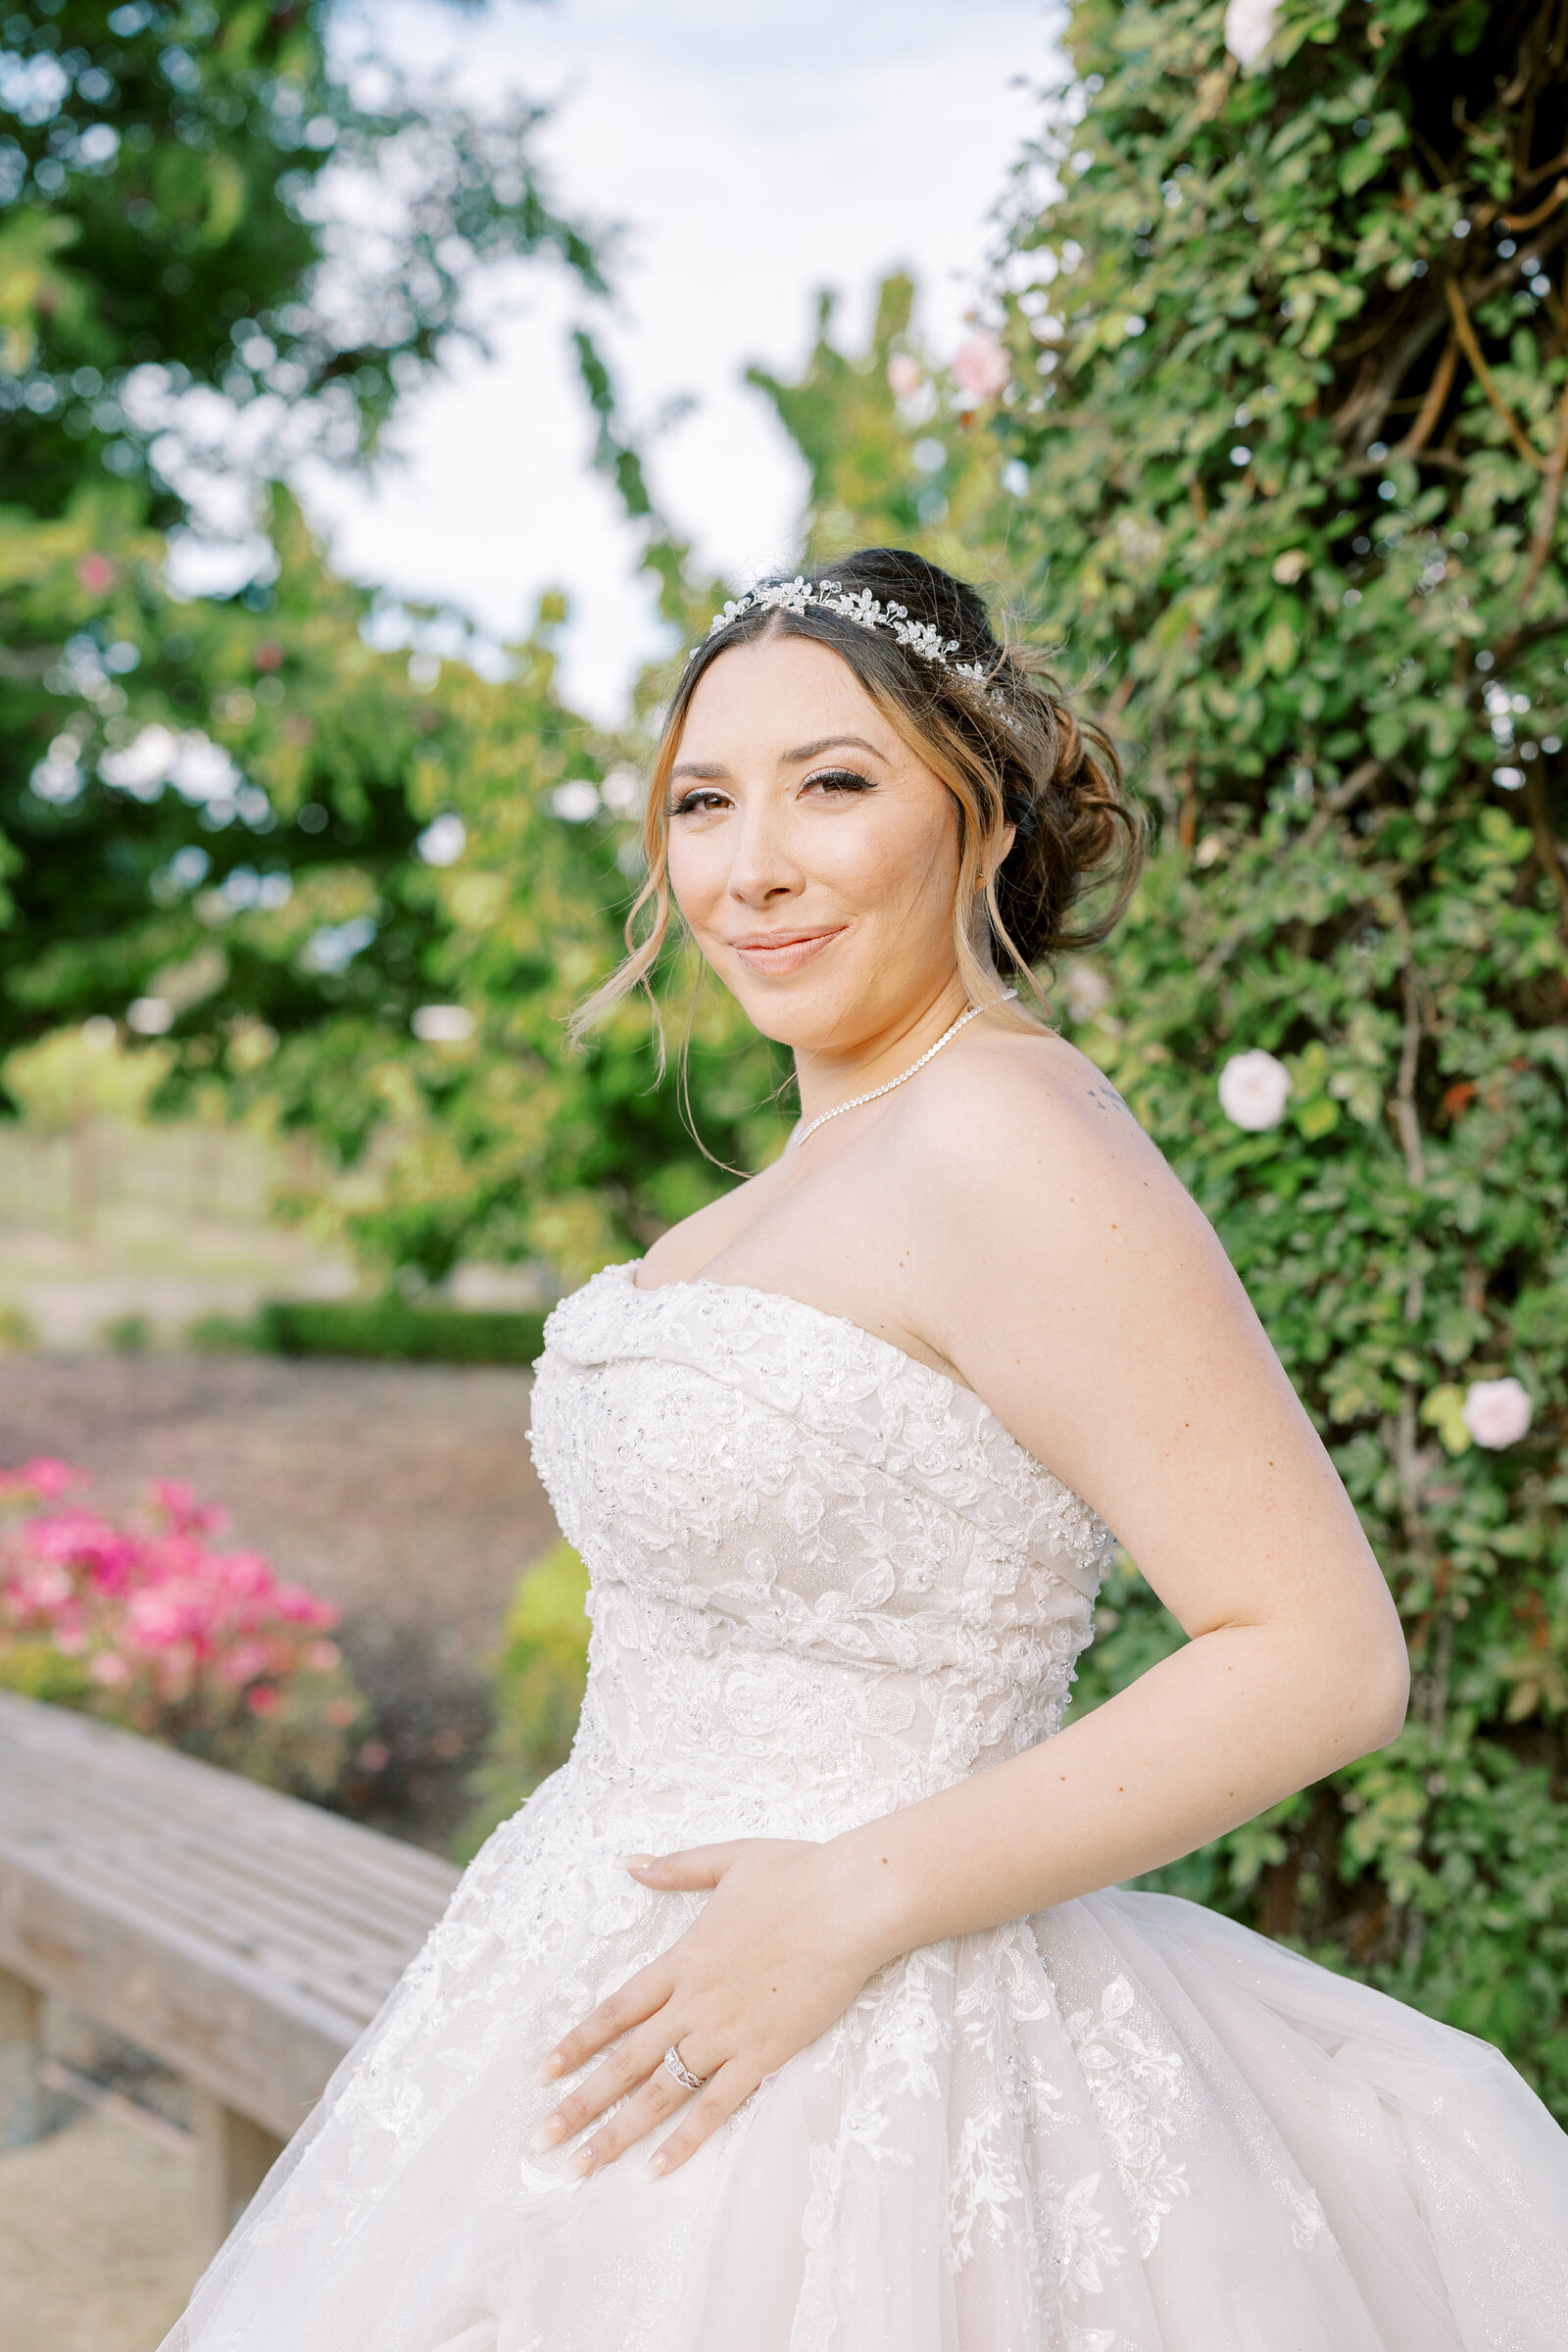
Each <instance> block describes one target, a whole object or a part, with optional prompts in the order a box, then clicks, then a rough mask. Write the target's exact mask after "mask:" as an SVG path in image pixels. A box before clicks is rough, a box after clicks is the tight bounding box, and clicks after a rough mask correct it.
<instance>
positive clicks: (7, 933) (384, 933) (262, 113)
mask: <svg viewBox="0 0 1568 2352" xmlns="http://www.w3.org/2000/svg"><path fill="white" fill-rule="evenodd" d="M323 17H324V11H323V10H322V8H320V7H319V6H317V7H304V8H295V7H291V8H287V9H282V8H269V7H265V6H262V5H245V6H242V7H239V8H233V9H228V10H225V11H223V12H221V13H220V12H219V10H217V9H216V8H213V7H209V6H206V5H204V4H196V0H193V4H191V5H186V6H176V5H164V4H162V0H134V4H133V5H131V6H128V7H124V8H119V9H113V10H106V9H105V8H104V7H102V6H101V5H89V4H87V0H63V5H58V6H51V5H48V0H38V5H36V6H32V7H29V8H25V9H21V10H18V11H16V12H14V13H12V14H11V15H10V16H8V17H7V18H6V20H5V23H4V25H3V27H0V61H3V63H4V66H5V69H6V70H5V73H4V75H3V76H0V523H3V526H4V527H3V530H0V540H3V553H0V648H3V650H0V1052H3V1051H4V1050H5V1049H6V1048H7V1047H8V1046H10V1045H13V1044H15V1043H17V1042H18V1041H20V1040H25V1039H29V1038H32V1037H34V1036H37V1035H38V1034H39V1033H41V1032H43V1031H46V1030H48V1029H50V1028H52V1027H55V1026H57V1025H59V1024H61V1023H64V1022H74V1021H79V1020H80V1019H81V1018H83V1017H84V1016H87V1015H92V1014H103V1013H110V1014H116V1015H119V1014H123V1012H124V1011H125V1010H126V1008H127V1007H129V1006H130V1005H133V1004H134V1003H135V1002H136V1001H137V1000H138V999H145V998H149V997H151V998H157V999H159V1000H160V1002H167V1003H169V1004H171V1005H172V1007H173V1010H174V1012H175V1014H176V1015H177V1016H178V1021H179V1028H178V1031H177V1037H178V1039H179V1040H180V1041H183V1042H184V1044H185V1046H186V1052H185V1054H184V1055H183V1058H182V1066H183V1067H185V1068H186V1069H187V1070H188V1069H189V1067H190V1066H191V1065H192V1063H194V1064H196V1065H197V1066H201V1067H208V1068H216V1069H217V1070H218V1071H219V1072H220V1074H222V1073H224V1072H225V1071H226V1070H227V1069H228V1068H229V1067H231V1066H232V1065H233V1064H234V1061H235V1058H236V1056H237V1059H238V1063H239V1066H240V1067H241V1068H243V1067H244V1066H245V1064H246V1060H247V1057H249V1060H250V1061H251V1062H252V1063H254V1061H255V1060H256V1059H257V1058H259V1056H260V1054H261V1053H262V1051H263V1050H265V1048H266V1045H267V1041H268V1038H269V1036H270V1035H272V1034H276V1035H280V1036H286V1035H287V1034H289V1032H290V1031H293V1030H299V1029H304V1028H310V1029H313V1030H318V1029H331V1028H333V1027H335V1026H337V1025H338V1024H339V1023H340V1022H341V1021H342V1019H343V1018H344V1017H345V1013H346V1011H348V1010H349V1009H350V1008H356V1007H358V1006H360V1005H364V1004H365V1003H366V1002H367V1001H368V1003H369V1005H370V1006H371V1009H370V1012H369V1016H368V1017H370V1018H371V1019H372V1020H381V1019H387V1018H391V1019H393V1020H397V1019H403V1020H405V1021H406V1018H407V1011H408V1006H409V1001H410V998H411V996H412V995H413V993H414V991H415V987H416V984H417V977H418V974H417V965H418V962H419V958H420V956H421V954H422V952H423V950H424V949H425V948H426V946H427V945H428V942H429V938H430V934H431V930H432V923H431V919H430V917H429V915H428V914H427V912H426V911H425V910H424V909H423V907H422V906H421V904H420V902H419V900H418V897H417V892H416V893H412V894H411V893H409V892H406V891H404V890H402V889H401V888H399V887H396V886H394V887H393V889H392V891H391V894H390V897H387V896H386V894H385V892H384V887H383V886H384V885H385V884H386V883H387V881H388V880H389V878H391V877H393V876H394V875H396V876H400V877H401V876H402V875H403V874H404V873H405V871H406V869H407V867H408V865H409V853H410V848H411V845H412V843H413V840H414V838H415V834H416V832H417V829H418V825H417V818H416V816H415V815H414V814H413V813H412V810H411V781H412V779H413V777H414V775H415V772H416V771H417V768H418V766H419V763H420V761H421V760H426V761H428V760H429V759H430V757H431V755H432V754H434V755H435V758H436V760H437V761H438V760H439V747H438V746H436V745H435V744H434V743H433V742H432V740H431V739H432V737H434V736H435V735H437V734H438V733H439V732H440V730H441V726H442V715H441V712H440V710H439V708H438V705H437V704H436V703H433V702H432V700H431V699H430V698H428V697H425V696H421V694H419V693H418V692H417V691H416V689H415V688H414V686H413V685H412V684H411V683H410V681H409V679H408V677H407V675H406V674H405V672H406V661H405V660H404V659H400V658H398V657H393V656H390V655H380V656H376V655H372V654H371V653H370V651H369V649H368V647H367V646H366V645H365V644H364V642H363V640H362V638H361V635H360V631H361V625H362V623H363V622H364V621H365V619H366V618H367V616H368V609H369V601H370V600H369V599H368V597H367V596H365V595H364V594H362V593H360V592H359V591H355V590H351V589H348V588H346V587H345V586H344V585H343V584H342V583H341V582H337V581H334V580H333V579H332V578H331V577H330V576H329V575H328V574H327V573H326V572H325V571H324V569H323V567H322V565H321V564H320V562H319V557H318V555H317V552H316V550H315V549H314V548H313V547H312V546H311V544H310V541H309V539H308V537H307V535H306V533H305V532H304V530H303V528H302V526H301V524H300V520H299V517H298V515H297V513H296V512H295V510H294V508H293V505H292V502H291V501H289V500H288V499H287V498H285V497H283V496H282V495H281V494H278V495H277V496H276V497H275V498H274V502H273V507H272V511H271V513H270V515H265V514H264V515H262V516H260V517H259V520H260V521H261V522H262V523H263V524H264V525H265V526H267V528H268V532H269V536H270V539H271V541H272V547H273V554H274V560H275V567H276V568H275V576H274V578H273V579H272V581H271V583H270V585H268V584H261V583H258V584H257V585H255V586H253V587H252V588H250V589H248V590H247V591H246V592H245V593H244V594H243V595H242V596H239V597H235V598H229V599H223V600H211V601H208V600H201V601H185V602H177V601H175V600H173V599H172V597H171V595H170V593H169V589H168V586H167V583H166V580H165V576H164V562H165V554H166V544H167V534H168V533H169V532H170V530H171V529H172V528H173V527H174V526H176V525H178V524H181V523H182V522H184V521H185V520H186V519H187V515H186V508H185V505H184V502H183V499H182V497H181V495H180V494H179V492H178V491H177V490H176V488H175V487H174V482H175V479H176V477H177V478H180V479H183V478H184V476H183V473H182V470H181V468H182V466H185V467H189V466H192V465H194V464H196V463H197V462H198V460H199V455H200V453H199V450H197V449H196V448H194V447H191V446H184V447H182V444H189V443H190V441H191V436H192V435H193V434H195V432H196V430H197V424H196V417H195V413H194V412H193V411H192V407H191V399H192V396H193V395H195V394H200V393H202V392H204V391H205V392H219V393H221V394H222V396H223V397H224V398H225V399H226V400H228V401H229V402H231V403H233V404H234V405H235V406H236V407H237V408H239V409H240V410H244V409H247V408H252V407H255V406H256V404H265V405H266V407H267V409H268V410H269V412H270V414H271V415H272V416H273V417H283V416H285V415H286V416H287V417H288V418H289V425H288V437H289V439H290V440H291V441H293V442H296V443H297V442H298V441H299V440H300V438H301V437H302V436H303V435H304V434H305V433H306V432H312V433H314V434H315V435H316V436H317V439H318V442H319V446H320V448H321V449H322V450H323V452H324V453H325V454H327V455H330V456H333V457H335V458H336V459H338V460H339V461H340V462H344V461H346V462H352V461H353V460H354V458H355V457H356V455H357V454H358V453H360V452H363V451H364V450H365V449H367V448H368V446H369V445H370V444H371V443H372V442H373V440H374V437H375V434H376V431H377V429H378V427H379V425H380V423H381V421H382V419H383V418H384V417H385V415H386V414H387V412H388V409H389V407H390V405H391V403H392V400H393V397H394V394H395V393H396V392H398V391H399V390H401V389H402V388H405V387H407V386H408V385H409V384H410V383H412V382H414V381H416V380H417V378H418V377H419V375H420V374H421V372H422V371H423V370H424V369H425V368H426V367H428V365H429V364H430V363H431V362H432V360H433V358H434V355H435V352H436V350H437V348H438V346H441V345H442V344H443V343H444V342H445V341H447V340H449V339H450V337H451V336H452V335H453V334H455V333H459V334H461V333H463V332H464V331H466V330H465V327H464V322H463V313H462V289H463V282H464V279H465V277H466V274H467V272H468V271H469V270H471V267H472V265H473V264H474V263H475V262H482V261H484V260H486V259H489V258H492V257H496V256H509V255H510V256H517V257H525V258H532V257H538V258H542V259H550V260H553V261H555V262H557V263H558V264H560V265H561V266H564V268H565V269H566V270H568V271H569V272H571V273H572V274H573V275H574V277H575V278H576V279H577V281H578V282H580V283H581V284H583V285H584V286H585V287H588V288H598V287H599V286H600V285H601V283H602V280H601V278H600V275H599V270H598V264H597V261H596V258H595V255H594V252H593V250H592V248H591V247H590V245H589V244H588V242H587V241H586V240H585V238H584V237H583V235H582V233H581V232H580V231H579V230H578V229H577V228H576V227H574V226H573V225H572V224H571V223H570V222H568V221H564V220H563V219H562V218H561V217H560V216H559V215H558V214H556V213H555V212H554V211H553V210H552V208H551V206H550V204H549V203H548V201H547V199H546V196H545V193H544V191H543V189H542V186H541V183H540V180H539V177H538V174H537V172H536V171H535V169H534V166H533V162H532V153H531V148H532V134H533V130H534V126H535V123H536V122H537V120H538V117H537V113H536V112H535V111H534V110H530V109H528V108H526V107H522V108H519V109H515V110H514V111H513V112H512V113H510V114H507V113H498V114H496V115H494V116H490V115H487V116H486V117H485V119H484V120H483V121H480V120H479V119H477V118H470V117H468V116H466V114H464V113H463V112H461V111H460V110H458V109H456V108H454V107H452V106H450V105H448V104H446V103H445V102H444V101H440V100H435V99H428V98H421V99H415V98H414V97H411V96H410V95H408V94H407V93H401V92H397V91H395V90H394V95H393V96H392V97H391V98H390V99H389V100H388V101H387V103H386V104H385V105H383V106H382V107H380V108H379V109H378V110H374V111H367V110H366V109H365V108H364V107H362V106H360V105H359V104H358V103H357V102H356V101H355V99H354V98H353V97H352V96H351V94H350V92H349V91H348V89H347V88H345V87H344V86H342V85H340V84H339V83H337V82H336V81H334V80H333V79H332V77H331V75H330V73H329V72H328V65H327V58H326V54H325V51H324V48H323V38H322V27H323ZM329 158H330V159H332V160H333V162H334V165H335V167H336V168H337V171H338V173H339V176H340V179H342V180H343V181H344V184H349V185H354V184H357V185H358V186H359V187H360V189H361V191H362V193H363V191H364V188H365V184H366V182H367V181H368V180H373V181H375V182H376V183H377V184H376V187H375V200H376V207H377V213H378V218H379V220H380V221H381V222H382V223H383V224H384V227H385V234H384V236H382V235H378V236H377V238H375V239H368V238H366V237H365V236H364V235H363V234H360V233H356V232H355V231H354V229H353V227H352V225H351V223H350V222H349V221H347V220H339V219H335V218H334V216H333V214H332V212H331V210H330V204H329V201H328V196H327V194H326V192H325V191H324V189H323V187H322V186H319V185H318V184H317V183H318V175H319V172H320V170H321V167H322V165H323V164H324V163H325V162H326V161H327V160H328V159H329ZM172 451H177V452H179V453H180V455H179V457H178V458H177V459H176V457H175V456H172V455H171V454H170V453H171V452H172ZM149 728H154V729H163V730H165V731H166V732H165V734H164V735H163V736H162V737H161V738H160V737H156V736H153V737H150V736H149V735H148V733H147V730H148V729H149ZM160 741H161V742H162V744H163V746H164V750H165V753H166V757H165V759H164V761H163V765H162V768H160V766H159V762H158V757H157V752H156V748H153V749H151V750H150V749H149V746H153V747H156V746H157V744H158V743H159V742H160ZM127 761H128V764H127ZM117 762H118V763H119V764H118V765H117ZM313 796H314V797H313ZM296 882H298V884H299V891H298V907H297V911H296V914H295V917H294V920H293V925H292V929H291V927H290V924H289V923H288V921H286V920H282V921H278V922H274V923H273V924H272V925H271V928H270V930H269V929H268V927H267V926H266V925H265V924H263V925H260V926H258V925H255V924H252V925H250V926H248V927H247V926H246V925H244V924H240V925H238V926H236V928H235V929H234V930H233V931H232V932H230V933H229V934H227V935H226V936H225V937H224V938H223V939H222V940H221V942H220V941H216V940H215V939H214V937H213V933H214V932H215V931H216V930H217V929H218V928H219V926H220V925H221V924H223V923H225V922H226V921H227V918H228V916H229V915H230V914H231V913H234V912H242V913H243V912H245V911H246V910H261V911H268V910H270V911H271V912H273V913H278V912H280V909H281V906H282V903H283V899H284V897H285V895H286V893H287V892H288V890H289V889H290V887H291V886H292V885H293V884H295V883H296ZM204 886H205V887H204ZM5 894H9V895H5ZM372 909H373V910H374V911H373V912H372ZM355 924H359V925H361V926H362V927H363V928H367V929H368V932H369V936H368V939H367V940H366V941H365V943H364V945H363V946H358V945H356V944H355V943H356V941H357V940H359V938H360V933H359V932H357V931H355V930H354V929H352V928H350V929H348V930H345V928H344V927H345V926H346V925H347V926H353V925H355ZM323 933H324V934H326V938H325V940H324V941H323V939H322V937H321V934H323ZM313 938H314V939H315V940H316V942H317V948H318V951H319V952H318V953H317V954H316V956H314V958H313V956H312V955H310V954H308V953H306V952H305V951H306V949H307V948H308V947H309V944H310V941H311V940H312V939H313ZM366 947H368V949H369V951H370V952H369V954H368V955H366V954H365V948H366ZM362 956H363V957H364V960H363V961H360V962H359V963H358V967H357V968H356V969H355V970H353V971H350V969H349V966H350V965H351V964H354V963H355V961H356V958H357V957H362Z"/></svg>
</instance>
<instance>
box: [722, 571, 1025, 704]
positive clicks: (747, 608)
mask: <svg viewBox="0 0 1568 2352" xmlns="http://www.w3.org/2000/svg"><path fill="white" fill-rule="evenodd" d="M809 605H815V606H816V608H817V610H818V611H819V612H822V613H838V614H839V615H840V616H841V618H843V619H845V620H853V621H854V623H855V625H856V627H857V628H858V629H891V630H892V632H893V634H894V636H895V637H896V638H897V639H898V641H899V643H900V645H903V646H907V648H908V650H909V652H910V653H911V654H918V655H919V656H920V659H921V660H922V661H923V662H936V663H937V664H938V665H939V666H940V667H941V668H943V669H951V670H952V671H953V673H954V675H955V677H959V678H967V679H969V681H970V682H971V684H973V685H976V686H983V685H984V684H985V682H986V678H987V676H988V674H989V673H988V671H987V669H986V665H985V663H984V662H955V661H953V660H952V659H951V657H952V656H953V655H954V654H956V652H957V651H958V639H957V638H956V637H944V636H943V634H942V632H941V630H940V629H939V628H938V627H937V626H936V624H935V622H934V621H929V620H911V619H910V618H909V609H908V607H907V605H884V604H883V603H882V602H881V600H880V599H879V598H877V597H874V596H873V595H872V594H871V591H870V589H869V588H856V589H847V588H846V587H845V586H844V585H843V583H842V581H839V580H824V581H823V582H822V583H821V585H820V587H818V586H816V585H815V584H813V582H811V581H810V580H808V579H805V578H803V577H802V576H801V574H800V573H799V572H797V573H796V575H795V577H794V579H793V580H767V581H764V582H762V583H761V584H760V586H758V587H756V588H749V589H748V590H747V592H746V594H745V595H744V596H737V597H735V598H733V599H732V600H731V601H730V603H729V604H727V605H726V606H725V607H724V610H723V612H722V613H715V614H714V616H713V619H712V620H711V623H710V624H709V630H708V634H709V636H710V637H716V636H717V635H718V634H719V632H720V630H722V629H727V628H728V627H729V626H730V625H731V623H732V622H734V621H737V620H739V619H741V618H742V617H743V615H744V614H746V613H804V612H805V611H806V609H807V607H808V606H809ZM700 650H701V649H700V648H699V647H697V646H695V645H694V646H693V648H692V650H691V652H690V653H689V654H688V655H687V657H686V659H687V661H688V662H694V661H695V660H696V659H697V655H698V653H699V651H700ZM992 691H993V693H995V691H996V690H995V689H993V690H992ZM998 699H1000V697H999V698H998Z"/></svg>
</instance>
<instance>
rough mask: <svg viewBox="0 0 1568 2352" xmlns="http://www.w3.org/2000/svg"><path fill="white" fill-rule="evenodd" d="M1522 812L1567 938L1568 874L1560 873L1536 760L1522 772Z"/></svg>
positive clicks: (1560, 861)
mask: <svg viewBox="0 0 1568 2352" xmlns="http://www.w3.org/2000/svg"><path fill="white" fill-rule="evenodd" d="M1525 813H1526V814H1527V815H1528V817H1529V819H1530V830H1531V832H1532V833H1533V834H1534V835H1535V837H1536V856H1537V857H1538V858H1540V859H1541V863H1542V866H1543V868H1544V872H1545V876H1546V879H1547V881H1548V882H1549V883H1550V884H1551V887H1552V889H1553V890H1554V891H1555V892H1556V893H1557V905H1558V907H1559V908H1560V909H1561V913H1562V927H1563V933H1564V936H1565V937H1568V873H1565V872H1564V871H1563V863H1562V858H1561V855H1560V853H1559V851H1558V848H1557V844H1556V843H1555V841H1553V839H1552V836H1551V816H1550V812H1549V810H1548V809H1547V808H1546V793H1545V787H1544V785H1543V783H1542V781H1541V763H1540V761H1539V760H1531V762H1530V763H1529V765H1528V766H1527V767H1526V769H1525Z"/></svg>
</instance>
